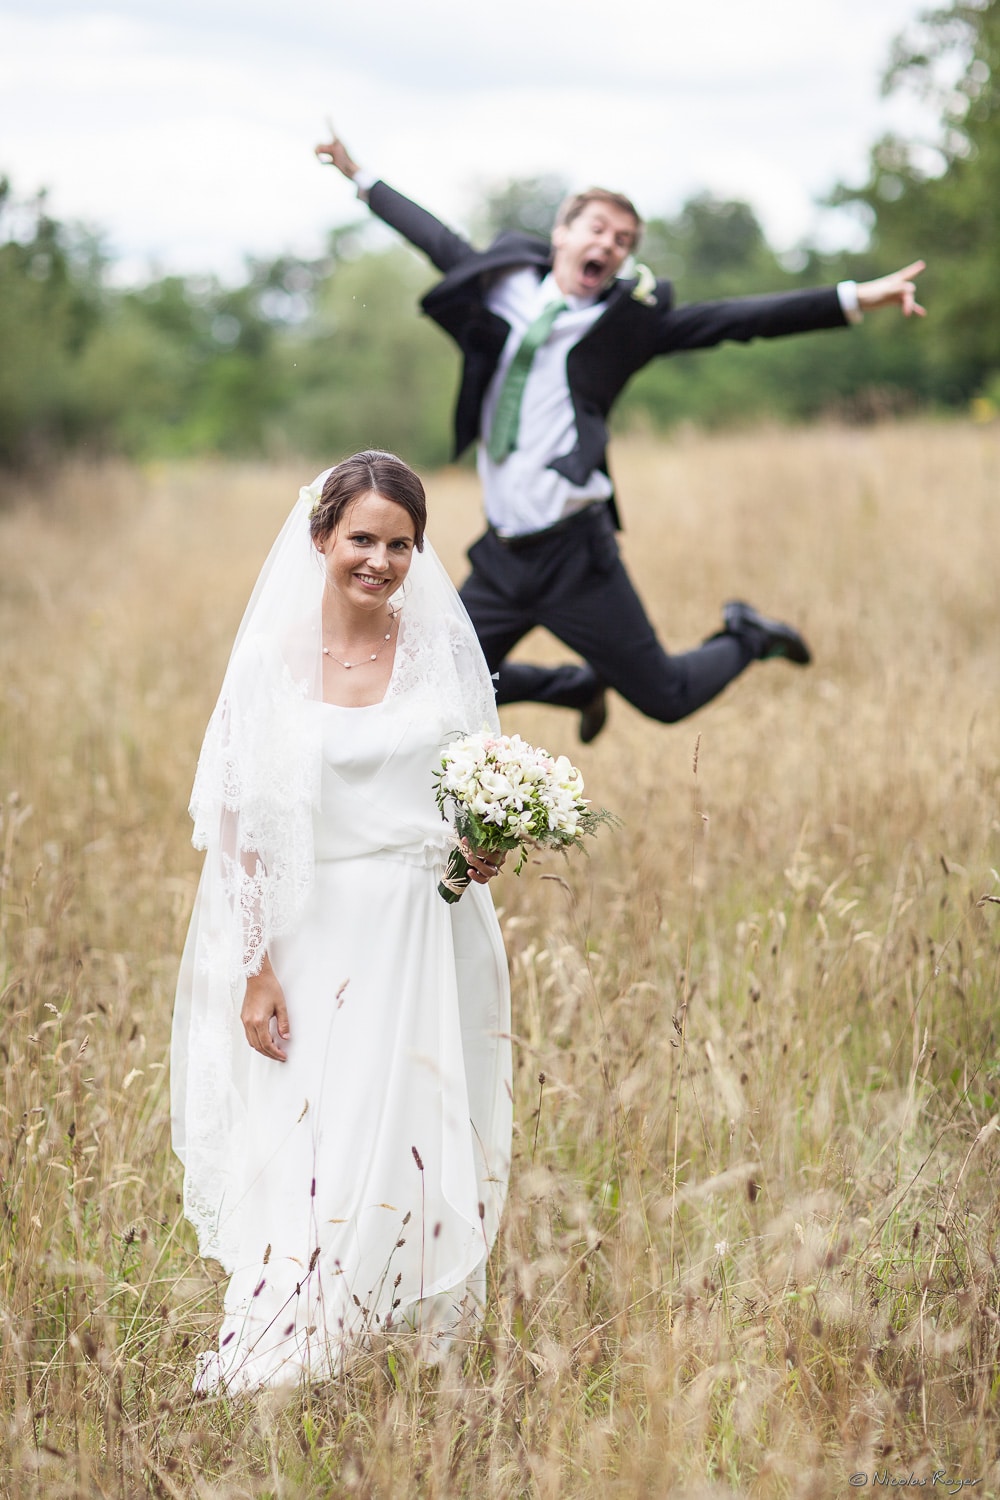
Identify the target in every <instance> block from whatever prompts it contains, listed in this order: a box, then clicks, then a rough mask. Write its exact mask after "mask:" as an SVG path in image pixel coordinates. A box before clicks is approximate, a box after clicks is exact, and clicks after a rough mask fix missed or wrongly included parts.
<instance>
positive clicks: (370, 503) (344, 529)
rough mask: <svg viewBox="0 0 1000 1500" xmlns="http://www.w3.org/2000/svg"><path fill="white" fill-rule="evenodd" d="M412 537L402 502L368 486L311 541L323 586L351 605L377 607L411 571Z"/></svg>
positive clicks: (359, 607) (410, 521)
mask: <svg viewBox="0 0 1000 1500" xmlns="http://www.w3.org/2000/svg"><path fill="white" fill-rule="evenodd" d="M414 537H415V532H414V527H413V518H412V517H411V515H410V513H409V511H407V510H406V509H405V508H404V507H403V506H402V505H397V504H396V502H395V500H387V499H386V498H385V496H384V495H377V494H376V493H375V492H374V491H373V490H369V491H368V493H367V494H364V495H360V496H359V497H358V499H357V500H355V501H353V502H352V503H351V504H350V505H349V506H348V507H347V509H346V511H345V512H344V514H343V516H342V517H341V519H340V522H339V524H338V525H337V526H336V527H335V528H334V530H333V531H331V532H330V533H329V535H328V536H327V537H325V538H324V540H323V541H322V542H317V543H316V546H317V548H318V550H319V551H320V552H321V553H322V554H323V562H324V568H325V571H326V584H327V588H328V589H332V591H333V592H334V593H335V594H336V595H337V596H338V597H339V598H340V599H342V600H343V601H345V602H346V603H349V604H351V605H352V606H353V607H354V608H356V609H364V610H372V609H375V608H377V607H378V605H380V604H382V603H383V602H384V601H385V600H387V599H389V598H391V596H392V595H393V594H394V593H395V592H396V590H397V589H398V588H399V586H400V584H401V583H402V582H403V580H404V578H405V577H406V575H407V573H408V572H409V571H410V562H411V561H412V558H413V548H414Z"/></svg>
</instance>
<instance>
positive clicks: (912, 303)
mask: <svg viewBox="0 0 1000 1500" xmlns="http://www.w3.org/2000/svg"><path fill="white" fill-rule="evenodd" d="M923 269H924V262H923V261H922V260H915V261H914V262H913V264H912V265H909V266H904V267H903V269H902V270H901V271H893V272H891V274H890V275H888V276H880V277H879V278H878V280H877V281H859V282H858V307H859V308H860V310H861V311H862V312H871V311H872V310H873V309H874V308H876V307H891V306H892V305H893V304H898V306H899V307H900V309H901V310H902V314H903V317H904V318H908V317H910V316H911V315H912V314H913V313H916V315H917V317H918V318H922V317H924V315H925V311H926V310H925V309H924V308H922V307H921V306H920V303H919V302H918V301H917V284H916V281H915V280H914V277H916V276H919V275H920V272H921V271H922V270H923Z"/></svg>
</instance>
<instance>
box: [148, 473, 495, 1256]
mask: <svg viewBox="0 0 1000 1500" xmlns="http://www.w3.org/2000/svg"><path fill="white" fill-rule="evenodd" d="M330 472H331V471H330V470H329V469H327V470H325V471H324V472H323V473H322V474H320V475H318V476H317V478H316V479H315V480H314V481H313V482H312V484H310V485H307V486H304V487H303V488H302V489H301V490H300V491H299V498H298V500H297V502H296V504H295V506H294V507H293V509H292V512H291V514H290V515H289V517H288V519H287V521H286V522H285V524H284V526H283V527H282V529H281V531H280V533H279V535H278V537H277V540H276V541H275V543H274V546H273V547H272V548H271V551H270V553H269V555H268V557H267V560H266V561H265V563H264V566H263V568H262V570H261V573H260V577H259V578H258V580H257V583H256V585H255V587H254V590H253V593H252V595H251V597H250V602H249V604H248V605H247V609H246V612H245V613H244V616H243V620H242V623H241V624H240V627H239V630H238V632H237V635H236V641H235V644H234V646H233V650H232V654H231V656H230V658H229V665H228V667H227V669H226V674H225V678H224V680H223V684H222V691H221V692H220V694H219V699H218V702H217V704H216V706H215V710H214V712H213V714H212V717H211V719H210V721H209V725H208V729H207V731H206V734H205V739H204V742H203V744H202V748H201V754H200V757H199V760H198V769H197V773H196V775H195V780H194V788H193V791H192V794H191V803H190V813H191V817H192V819H193V821H194V831H193V835H192V839H193V842H194V844H195V847H196V848H199V849H204V850H205V863H204V866H203V869H202V875H201V881H200V883H199V887H198V894H197V896H196V898H195V905H194V910H193V912H192V916H191V924H190V927H189V930H188V937H187V942H186V944H185V948H184V954H183V957H182V960H181V968H180V973H179V976H178V984H177V997H176V1003H175V1010H174V1029H173V1039H172V1043H171V1117H172V1126H173V1143H174V1149H175V1151H176V1152H177V1154H178V1156H179V1157H180V1158H181V1160H182V1161H183V1162H184V1165H185V1169H186V1170H185V1183H184V1190H185V1211H186V1213H187V1216H188V1217H189V1218H190V1219H191V1220H192V1221H193V1222H194V1224H195V1226H196V1228H197V1230H198V1236H199V1242H200V1247H201V1251H202V1254H204V1255H212V1256H215V1257H216V1258H217V1259H219V1260H221V1261H222V1263H223V1264H224V1265H228V1264H229V1263H230V1260H229V1256H230V1253H231V1249H232V1247H230V1246H229V1245H227V1243H226V1235H225V1230H224V1227H223V1226H224V1224H225V1221H226V1212H225V1208H224V1204H225V1203H226V1200H227V1198H228V1199H229V1201H230V1202H231V1201H232V1194H233V1192H234V1191H239V1187H238V1185H237V1184H235V1183H233V1182H231V1181H230V1176H231V1162H230V1160H229V1156H230V1153H228V1152H227V1150H226V1143H227V1142H228V1141H229V1140H230V1139H231V1138H232V1133H233V1131H234V1130H238V1129H239V1128H241V1123H242V1118H241V1117H242V1114H243V1112H244V1105H243V1103H242V1099H243V1090H242V1088H241V1087H240V1082H241V1079H242V1077H243V1076H244V1075H245V1071H246V1067H247V1063H248V1060H249V1049H248V1048H247V1045H246V1042H245V1040H244V1039H243V1037H242V1031H241V1027H240V1023H239V1015H240V1009H241V1006H242V1003H243V994H244V989H245V983H246V977H247V975H250V974H254V973H257V972H259V970H260V966H261V963H262V961H263V957H264V954H265V953H266V952H267V948H268V945H269V943H270V942H271V940H272V939H273V938H274V937H276V936H278V935H279V934H281V933H285V932H289V931H291V930H292V929H293V928H294V926H295V924H296V922H297V920H298V918H299V916H300V914H301V912H302V910H303V907H304V905H305V903H306V900H307V898H308V896H309V893H310V891H311V889H312V884H313V872H314V853H313V815H314V811H315V809H316V808H317V806H318V803H319V793H320V785H321V740H320V715H319V714H317V713H316V712H315V711H314V705H315V703H316V702H317V701H320V700H321V699H322V682H323V674H322V618H321V607H322V595H323V582H324V574H323V567H322V559H321V557H320V555H319V553H318V552H317V550H316V548H315V546H314V545H313V542H312V539H311V537H310V533H309V515H310V511H311V510H312V507H313V505H314V504H315V503H316V501H317V499H318V498H319V495H320V493H321V491H322V488H323V484H324V482H325V480H326V478H327V476H328V475H329V473H330ZM393 602H394V605H395V606H397V607H399V606H401V614H400V625H399V637H398V640H397V645H396V660H395V664H394V667H393V672H392V678H391V681H390V684H389V688H388V693H387V695H391V696H393V697H396V696H399V695H402V694H407V693H413V694H429V695H430V698H431V701H432V702H433V703H434V704H435V706H436V708H438V709H440V708H443V709H444V710H445V715H446V717H445V719H444V720H443V722H447V723H449V724H453V725H454V727H455V733H456V734H464V733H469V732H471V731H473V730H477V729H481V728H483V729H491V730H493V731H497V730H498V727H499V726H498V720H497V712H496V700H495V693H494V689H493V683H492V680H491V678H490V675H489V672H488V669H487V666H486V662H485V659H484V657H483V654H482V650H481V648H480V646H479V643H478V641H477V639H476V635H475V632H474V630H473V627H472V623H471V621H470V620H469V617H468V615H467V614H466V612H465V609H464V607H463V605H462V602H461V600H460V599H459V597H458V594H457V592H456V590H455V588H454V585H453V584H452V583H451V581H450V579H449V578H448V575H447V573H446V572H445V570H444V568H443V567H442V565H441V563H440V561H439V560H438V558H437V556H436V555H435V553H434V552H433V549H432V548H431V546H430V544H429V543H427V542H426V541H425V544H424V550H423V551H422V552H416V551H415V552H414V554H413V560H412V563H411V565H410V570H409V573H408V574H407V577H406V580H405V582H404V584H403V587H402V588H401V589H400V590H399V592H398V593H397V594H396V596H395V599H394V601H393ZM430 790H431V789H430V788H429V789H428V793H429V794H430Z"/></svg>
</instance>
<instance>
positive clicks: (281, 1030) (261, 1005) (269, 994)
mask: <svg viewBox="0 0 1000 1500" xmlns="http://www.w3.org/2000/svg"><path fill="white" fill-rule="evenodd" d="M272 1017H273V1018H274V1021H275V1025H276V1029H277V1033H278V1037H277V1038H275V1037H274V1036H272V1034H271V1019H272ZM240 1020H241V1021H242V1022H243V1030H244V1031H245V1032H246V1037H247V1041H248V1042H249V1043H250V1046H251V1047H253V1048H254V1050H255V1051H256V1052H260V1053H261V1054H262V1055H263V1056H264V1057H273V1058H274V1059H275V1061H276V1062H284V1061H285V1052H284V1050H283V1048H282V1046H281V1042H287V1041H288V1038H289V1036H290V1035H291V1032H290V1030H289V1026H288V1011H287V1009H286V1007H285V995H284V991H283V990H282V988H281V985H280V984H279V983H278V979H277V975H276V974H275V972H274V970H273V969H272V968H271V964H270V961H269V960H268V959H267V958H265V959H264V963H263V966H262V968H261V971H260V973H259V974H251V975H250V977H249V978H248V979H247V989H246V994H245V995H244V996H243V1009H242V1010H241V1012H240Z"/></svg>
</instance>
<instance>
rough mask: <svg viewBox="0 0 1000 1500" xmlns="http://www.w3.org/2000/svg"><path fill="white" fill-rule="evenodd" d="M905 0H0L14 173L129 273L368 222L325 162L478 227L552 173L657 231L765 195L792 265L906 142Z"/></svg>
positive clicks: (223, 269)
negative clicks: (487, 193) (885, 91)
mask: <svg viewBox="0 0 1000 1500" xmlns="http://www.w3.org/2000/svg"><path fill="white" fill-rule="evenodd" d="M922 8H923V7H922V6H920V5H918V4H914V3H913V0H753V3H750V0H687V3H684V4H680V3H676V0H629V3H628V4H624V5H613V4H609V3H607V0H602V3H598V0H572V3H568V0H503V3H502V4H499V5H498V4H490V5H485V4H482V3H476V0H419V3H415V0H105V3H104V4H98V3H90V0H0V173H2V172H6V173H7V174H8V175H9V176H10V177H11V178H12V180H13V183H14V188H15V191H16V192H17V193H18V194H19V195H22V196H23V195H25V194H27V193H29V192H33V191H34V190H36V189H38V188H41V187H45V188H48V189H49V190H50V194H51V198H50V203H51V211H52V212H53V213H54V214H55V215H56V217H60V218H74V219H82V220H85V221H86V222H88V223H90V224H92V225H94V226H96V227H100V228H102V229H103V230H105V231H106V234H107V242H108V247H109V249H110V250H111V251H112V252H113V253H114V254H115V255H116V256H118V257H120V258H121V262H122V273H123V275H128V276H133V277H142V276H144V275H146V274H147V273H148V270H149V268H150V266H155V267H157V268H158V269H163V270H181V271H209V270H212V271H216V272H218V273H220V274H222V275H224V276H227V277H230V278H238V277H239V275H240V274H241V271H242V269H243V256H244V254H246V253H250V254H253V255H256V256H270V255H275V254H278V253H281V252H282V251H286V250H288V251H293V252H296V253H299V254H305V255H309V254H313V253H316V252H317V251H318V249H319V248H320V246H321V244H322V237H323V234H324V231H325V230H326V229H327V228H329V227H330V225H332V224H334V223H340V222H344V221H346V220H348V219H351V218H354V217H356V216H357V215H358V212H359V206H358V205H357V203H356V201H355V200H354V198H353V196H352V193H351V190H350V188H349V187H348V185H347V183H345V182H344V180H343V179H342V178H340V177H339V176H338V175H337V174H336V173H335V172H334V170H333V169H332V168H330V167H325V168H324V167H320V166H319V164H318V163H317V162H316V160H315V158H314V157H313V156H312V147H313V145H314V144H315V143H316V142H317V141H318V140H320V139H321V138H322V136H323V134H324V129H325V127H324V120H325V118H326V117H327V116H330V117H331V118H332V119H333V120H334V122H335V123H336V126H337V128H338V130H339V131H340V132H341V134H342V135H343V137H344V139H345V141H346V142H347V144H348V146H349V147H350V148H351V149H352V151H353V152H354V154H355V156H356V157H357V158H358V159H359V160H360V161H361V162H363V163H364V164H365V165H366V166H370V167H371V168H372V169H374V170H376V171H377V172H378V173H379V174H380V175H382V176H384V177H385V178H386V179H387V180H388V181H390V182H392V183H393V184H394V185H395V186H398V187H400V188H401V189H402V190H403V191H405V192H407V193H409V194H410V195H411V196H413V197H416V198H418V199H420V200H421V201H423V202H424V203H425V204H426V205H427V206H428V207H430V208H432V209H434V210H435V211H436V212H437V213H438V214H439V215H441V217H443V218H446V219H448V220H449V221H451V222H452V223H455V224H456V225H458V226H459V227H463V225H464V220H465V215H466V213H467V211H468V208H469V206H470V204H471V203H472V201H473V199H474V196H475V191H476V187H477V185H479V184H481V183H482V181H483V180H484V179H487V180H488V179H499V178H503V177H505V176H511V175H519V176H524V175H531V174H536V173H541V172H546V171H554V172H558V173H560V174H562V175H563V176H565V177H566V178H567V179H568V180H569V182H570V185H571V186H573V187H584V186H588V185H590V184H591V183H592V182H602V183H604V184H606V185H608V186H611V187H620V188H622V189H624V190H625V191H627V192H629V193H630V194H631V196H632V197H633V198H634V199H635V200H636V202H637V203H638V205H639V207H640V209H641V210H642V211H643V212H644V213H645V214H647V215H655V214H658V213H671V212H673V211H675V210H676V209H677V208H678V207H679V206H680V204H681V202H682V201H683V200H684V198H685V197H687V196H689V195H690V194H691V193H693V192H696V191H699V190H701V189H703V188H707V189H710V190H711V191H713V192H715V193H717V194H722V195H725V196H729V197H741V198H745V199H748V200H749V201H750V202H751V203H752V204H753V205H754V207H755V209H756V210H757V212H758V214H759V215H760V217H761V220H762V222H763V224H764V227H765V229H766V231H767V233H768V236H769V238H770V239H771V241H772V243H773V244H775V245H776V246H777V247H778V248H779V249H784V248H788V247H790V246H792V245H793V244H795V243H796V242H797V241H798V240H800V239H801V238H803V237H812V236H816V235H817V234H819V235H820V237H821V239H823V240H824V242H826V243H833V242H836V241H837V240H838V238H841V237H842V236H843V235H844V234H845V233H846V226H844V225H840V226H839V227H838V225H837V224H836V223H835V222H831V221H826V222H825V223H824V222H822V221H821V219H820V215H819V212H818V210H817V209H816V207H815V201H814V200H815V199H816V197H817V196H818V195H820V194H822V193H823V192H825V191H826V190H828V189H829V188H830V187H831V185H832V184H833V183H834V182H835V181H837V179H838V178H840V179H844V180H849V181H860V180H861V178H862V177H863V174H864V168H865V163H866V160H867V150H868V147H869V146H870V144H871V142H872V141H873V140H874V139H875V138H876V137H877V136H878V135H879V134H880V133H882V132H883V131H884V130H885V129H887V128H888V127H889V126H890V125H895V126H896V127H897V128H902V129H903V130H904V131H911V130H914V129H917V128H919V125H920V123H921V122H920V121H919V119H918V118H917V116H916V115H915V114H914V112H913V110H914V107H913V106H912V105H909V106H906V105H904V104H903V103H902V102H901V101H885V100H883V99H881V98H880V97H879V77H880V74H881V72H882V70H883V69H884V67H885V64H886V60H887V56H888V49H889V44H890V42H891V40H892V38H893V36H894V35H896V33H898V32H899V31H900V30H901V29H902V28H903V27H904V26H905V25H906V23H907V22H908V21H910V20H911V19H912V18H913V17H914V16H915V15H916V14H917V13H918V12H919V10H920V9H922Z"/></svg>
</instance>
